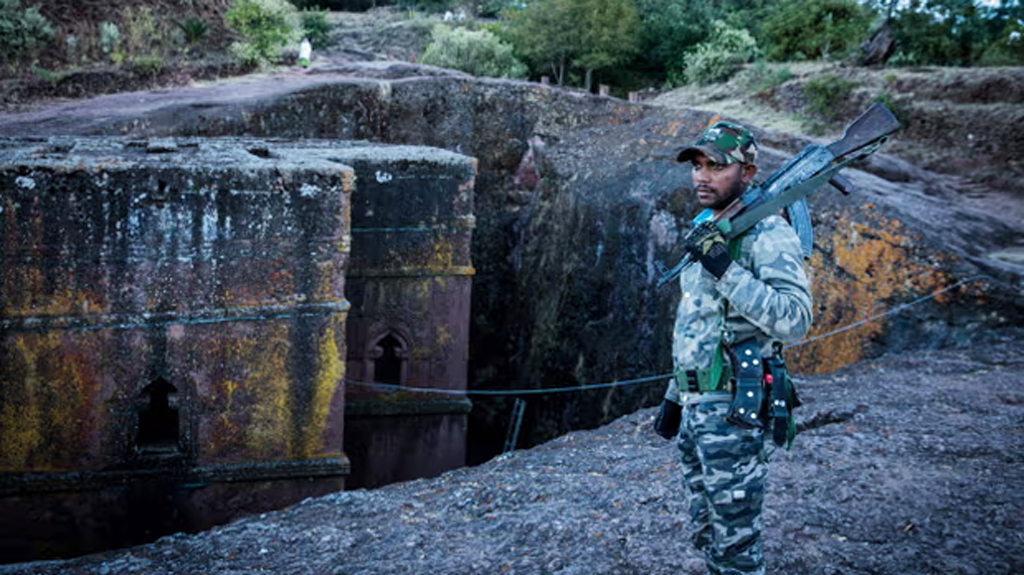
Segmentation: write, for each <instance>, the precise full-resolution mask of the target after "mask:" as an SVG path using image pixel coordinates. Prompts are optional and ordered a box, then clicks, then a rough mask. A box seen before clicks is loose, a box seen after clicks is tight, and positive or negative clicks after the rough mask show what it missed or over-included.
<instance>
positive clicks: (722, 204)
mask: <svg viewBox="0 0 1024 575" xmlns="http://www.w3.org/2000/svg"><path fill="white" fill-rule="evenodd" d="M746 188H747V186H746V184H744V183H743V180H742V179H740V178H736V181H734V182H733V183H732V185H730V186H729V189H728V193H727V194H726V195H725V196H723V197H722V199H721V200H719V201H718V202H716V203H715V204H714V205H713V206H711V209H712V210H714V211H719V210H724V209H725V208H727V207H728V206H729V204H731V203H732V202H733V200H735V199H736V198H738V197H740V196H741V195H742V194H743V192H744V190H746Z"/></svg>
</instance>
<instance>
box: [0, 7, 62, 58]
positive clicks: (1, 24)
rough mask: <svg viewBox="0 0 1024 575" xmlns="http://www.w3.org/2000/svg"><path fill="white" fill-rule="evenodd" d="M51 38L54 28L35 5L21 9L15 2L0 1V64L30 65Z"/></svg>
mask: <svg viewBox="0 0 1024 575" xmlns="http://www.w3.org/2000/svg"><path fill="white" fill-rule="evenodd" d="M52 39H53V27H52V26H51V25H50V21H49V20H47V19H46V17H45V16H43V15H42V14H40V13H39V7H38V6H32V7H31V8H26V9H24V10H22V9H21V4H20V2H19V1H18V0H0V64H5V65H8V66H14V65H17V64H19V63H30V62H32V61H33V60H35V57H36V55H37V54H38V52H39V50H40V49H41V48H42V47H43V46H45V45H46V44H47V43H48V42H50V40H52Z"/></svg>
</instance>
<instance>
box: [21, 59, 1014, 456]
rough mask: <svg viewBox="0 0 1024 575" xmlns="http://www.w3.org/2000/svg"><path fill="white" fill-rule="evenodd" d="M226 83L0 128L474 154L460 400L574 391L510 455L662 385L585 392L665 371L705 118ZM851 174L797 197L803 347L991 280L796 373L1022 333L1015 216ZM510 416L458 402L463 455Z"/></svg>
mask: <svg viewBox="0 0 1024 575" xmlns="http://www.w3.org/2000/svg"><path fill="white" fill-rule="evenodd" d="M356 76H362V77H356ZM234 90H235V91H236V93H240V94H245V97H244V98H242V97H240V96H238V95H234V94H231V93H229V91H228V90H225V89H222V88H211V89H209V90H207V91H206V92H203V91H196V92H193V93H192V94H191V95H185V94H182V93H175V94H171V95H168V94H164V95H161V96H160V97H159V98H157V97H155V96H154V97H150V96H149V95H141V96H140V95H135V96H132V98H126V99H125V100H124V101H125V102H130V101H131V102H134V101H135V100H143V101H141V102H138V103H134V104H131V107H130V108H129V109H128V110H125V111H120V112H119V113H118V114H113V115H111V114H110V113H109V112H110V110H109V104H108V107H107V110H106V113H105V114H98V113H96V109H95V108H94V107H92V108H90V107H86V108H84V109H83V108H81V107H79V108H73V107H72V108H68V109H66V110H65V113H64V114H53V113H52V112H51V113H50V114H49V115H48V116H44V115H39V114H35V115H31V116H26V117H25V118H23V119H22V120H18V119H11V120H9V121H8V122H7V123H6V124H5V127H7V128H8V129H27V128H28V127H29V126H31V127H32V129H34V130H37V131H38V130H43V131H47V130H60V131H68V130H72V131H74V130H84V131H89V132H102V131H114V132H120V131H127V132H129V133H136V134H150V135H156V134H189V135H223V134H238V133H251V134H256V135H264V136H281V137H294V138H304V137H314V136H318V137H322V136H331V137H346V138H348V137H353V138H366V139H370V140H374V141H382V142H392V143H403V144H426V145H431V146H438V147H442V148H445V149H449V150H454V151H458V152H461V153H465V154H468V155H471V156H474V157H476V158H478V159H479V162H480V163H479V175H478V177H477V180H476V191H475V198H474V201H475V208H474V211H475V213H476V217H477V227H476V229H475V231H474V238H473V254H472V256H473V258H472V259H473V262H474V266H475V268H476V272H477V273H476V276H475V280H474V287H473V298H472V299H473V302H472V324H471V330H472V331H471V343H470V366H471V372H470V375H469V385H470V388H471V389H492V390H493V389H519V388H527V389H529V388H548V387H573V386H580V387H581V389H580V391H574V392H571V393H560V394H550V395H542V396H531V397H529V398H527V401H528V408H527V411H526V417H525V420H524V423H523V436H522V438H521V439H522V441H521V443H522V444H533V443H536V442H538V441H541V440H544V439H548V438H551V437H554V436H555V435H557V434H560V433H562V432H565V431H567V430H569V429H572V428H577V427H581V426H592V425H595V424H597V423H599V422H602V421H607V420H609V419H610V418H612V417H615V416H617V415H620V414H622V413H627V412H630V411H632V410H634V409H636V407H638V406H640V405H643V404H646V403H649V402H652V401H654V400H656V398H658V397H660V395H661V392H662V386H663V382H662V381H653V382H649V383H646V384H631V385H623V386H620V387H615V388H601V389H591V390H586V389H584V387H585V386H586V385H587V384H593V383H602V382H609V381H623V380H627V379H631V378H638V377H649V376H655V375H657V374H665V373H667V372H668V371H669V369H670V361H669V345H670V342H669V334H668V328H669V324H670V321H671V320H670V318H671V317H672V313H673V307H674V302H675V298H676V297H677V293H678V289H677V288H675V287H674V286H671V285H666V286H663V287H660V288H659V287H657V286H656V282H657V279H658V277H659V271H658V267H657V264H658V262H664V263H665V264H666V265H671V264H673V263H674V262H675V261H677V259H678V257H679V256H680V255H681V254H680V251H679V248H678V239H679V238H680V236H681V234H683V233H684V232H685V231H686V229H687V227H688V224H687V223H686V221H687V219H688V217H689V216H691V215H692V213H693V212H694V211H695V210H694V209H693V207H692V202H691V200H690V198H689V194H688V192H687V190H688V188H689V172H688V169H687V168H686V167H684V166H680V165H678V164H676V163H675V162H674V155H673V154H671V149H672V148H674V147H677V146H678V145H681V144H682V143H683V142H685V141H688V140H690V139H692V138H693V137H694V136H695V135H696V134H697V133H699V131H700V130H701V129H702V128H703V127H704V126H706V125H707V122H708V121H709V120H710V118H711V115H710V114H708V113H702V112H676V111H672V112H668V111H666V110H664V109H660V108H653V107H646V106H642V105H633V104H627V103H625V102H622V101H620V100H615V99H610V98H600V97H595V96H590V95H581V94H578V93H573V92H568V91H563V90H559V89H557V88H551V87H547V86H541V85H536V84H529V83H523V82H507V81H497V80H482V79H474V78H469V77H466V76H463V75H459V74H445V73H442V72H439V71H438V70H436V69H432V68H425V67H414V66H408V65H400V66H399V65H394V66H384V65H378V66H375V67H371V68H366V69H365V70H363V71H360V70H358V69H354V68H348V69H345V70H339V71H338V72H337V73H336V74H331V73H325V74H312V75H308V76H301V77H297V76H292V77H289V78H287V79H286V80H285V81H278V82H276V83H273V84H271V83H265V84H259V85H250V86H249V88H248V89H247V91H245V92H238V89H237V87H236V88H234ZM108 101H109V102H117V101H118V100H117V99H116V98H115V97H111V99H110V100H108ZM76 110H77V111H76ZM69 113H71V114H75V113H78V114H79V115H80V116H81V118H80V119H77V120H76V119H74V118H71V117H69V115H68V114H69ZM18 121H22V122H23V123H22V124H20V125H21V126H22V127H21V128H19V124H18ZM29 122H31V123H29ZM760 135H762V136H763V137H764V140H765V142H766V143H767V144H768V146H769V147H770V148H775V149H774V150H772V149H769V150H767V153H766V154H765V158H766V159H765V162H764V165H763V166H762V173H763V174H768V173H770V172H771V171H772V170H773V169H774V168H776V167H778V166H779V165H781V163H782V161H783V160H784V158H785V157H786V156H787V155H788V154H792V153H794V152H795V151H797V150H798V149H799V148H800V146H801V145H803V144H804V143H806V142H804V141H802V140H799V139H796V138H792V137H787V136H785V135H779V134H760ZM862 168H863V170H862V171H858V170H852V169H851V170H847V172H849V174H848V175H850V176H851V177H852V178H853V179H854V180H855V182H856V183H857V184H859V185H860V186H861V189H860V191H859V192H858V193H857V194H854V195H852V196H850V197H842V196H839V195H838V194H836V193H833V192H826V191H822V192H819V193H818V194H817V195H815V196H813V197H812V212H813V213H814V214H815V219H816V225H817V226H818V238H819V239H818V243H817V250H816V253H815V256H814V258H812V260H811V261H810V262H809V265H810V268H811V271H812V275H813V277H814V281H815V291H816V294H815V295H816V302H817V306H818V309H817V316H818V319H817V322H816V328H815V329H816V331H815V333H816V334H825V333H827V332H829V331H831V330H834V329H836V328H840V327H844V326H847V325H849V324H850V323H852V322H854V321H860V320H863V319H865V318H867V317H869V316H874V315H877V314H881V313H883V312H886V311H887V310H889V309H893V308H894V307H895V306H896V305H899V304H901V303H904V302H908V301H910V300H913V299H914V298H917V297H920V296H923V295H927V294H930V293H932V292H934V291H936V290H939V289H943V288H946V287H948V286H951V285H955V284H956V283H957V282H960V281H963V280H966V279H968V278H970V277H972V276H974V275H975V274H977V273H979V272H984V273H987V274H988V275H990V276H993V277H994V278H995V279H994V280H984V281H977V282H974V281H972V282H968V283H965V284H963V285H960V286H959V287H957V288H956V289H953V290H952V291H949V292H946V293H945V294H944V295H943V297H942V298H938V299H934V300H929V302H928V303H926V304H923V305H922V306H918V307H915V308H913V310H912V311H909V312H903V313H902V314H900V315H898V316H891V317H886V318H880V319H877V320H875V321H873V322H871V323H867V324H865V325H863V326H861V327H859V328H858V329H856V330H850V331H846V332H843V334H842V335H840V336H832V337H830V338H827V339H823V340H819V341H818V342H815V343H811V344H807V345H805V346H801V347H800V348H798V349H797V350H795V351H794V352H793V353H792V356H791V358H792V360H793V362H794V363H795V364H796V365H798V366H800V367H801V369H803V370H805V371H806V370H822V371H828V370H830V369H834V368H835V367H838V366H839V365H843V364H845V363H849V362H851V361H855V360H857V359H859V358H862V357H864V356H866V355H869V354H873V353H876V352H877V351H879V350H881V349H898V348H901V347H904V346H907V347H914V346H927V347H937V346H941V345H956V344H959V343H962V342H965V341H967V340H969V339H970V338H971V337H972V335H973V334H974V333H977V332H978V331H979V330H983V329H985V328H987V327H989V326H998V325H1004V324H1007V323H1013V322H1015V321H1019V319H1020V286H1021V284H1020V276H1019V271H1017V270H1016V269H1015V268H1014V266H1013V265H1010V264H1006V263H1005V262H1000V261H996V260H992V259H989V258H987V257H986V254H988V253H989V252H991V251H994V250H997V249H1003V248H1005V247H1006V246H1007V244H1008V243H1009V244H1012V243H1013V242H1019V241H1020V237H1021V231H1022V230H1021V229H1020V225H1019V223H1017V224H1013V223H1007V222H1006V221H1004V220H1003V219H1000V217H999V216H998V214H995V215H991V214H985V213H983V212H982V211H980V210H977V209H974V208H972V207H971V206H970V205H967V204H965V198H964V197H962V195H961V194H959V192H958V191H957V189H956V188H955V186H953V185H952V184H953V181H952V180H950V179H948V178H944V177H941V176H937V175H935V174H930V173H927V172H922V171H919V170H915V169H913V168H912V167H910V166H907V165H905V164H904V163H902V162H900V161H899V160H896V159H894V158H890V157H883V156H878V157H876V159H873V160H872V161H871V162H869V163H868V164H867V165H865V166H862ZM895 327H898V330H897V329H894V328H895ZM510 411H511V400H510V399H509V398H496V399H491V398H481V399H480V400H479V401H477V400H475V401H474V410H473V414H472V416H471V423H470V428H471V433H472V436H473V439H474V442H482V445H484V447H482V448H480V449H479V450H477V451H473V445H471V453H470V461H471V462H473V461H479V460H482V459H485V458H486V457H489V456H490V455H493V453H494V452H495V450H496V449H497V446H499V445H500V444H501V441H502V439H503V438H504V435H505V427H506V426H507V424H508V414H509V413H510ZM477 445H480V444H477Z"/></svg>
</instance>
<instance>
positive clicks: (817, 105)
mask: <svg viewBox="0 0 1024 575" xmlns="http://www.w3.org/2000/svg"><path fill="white" fill-rule="evenodd" d="M855 87H856V84H854V83H853V82H851V81H850V80H847V79H845V78H841V77H839V76H837V75H835V74H822V75H821V76H818V77H817V78H814V79H812V80H810V81H808V82H807V83H806V84H804V88H803V94H804V97H805V98H807V109H808V111H810V112H811V113H812V114H814V115H815V116H817V117H819V118H822V119H824V120H825V121H826V122H828V123H830V124H832V123H835V122H838V121H839V120H840V119H842V109H843V106H842V104H843V102H844V101H845V100H846V99H848V98H849V97H850V94H852V93H853V89H854V88H855Z"/></svg>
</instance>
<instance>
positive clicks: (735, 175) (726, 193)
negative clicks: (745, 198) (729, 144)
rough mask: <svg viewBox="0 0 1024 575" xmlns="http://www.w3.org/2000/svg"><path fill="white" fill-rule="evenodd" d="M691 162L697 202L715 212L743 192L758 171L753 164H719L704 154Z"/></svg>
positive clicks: (698, 155) (695, 157)
mask: <svg viewBox="0 0 1024 575" xmlns="http://www.w3.org/2000/svg"><path fill="white" fill-rule="evenodd" d="M691 164H692V165H693V190H694V191H695V192H696V193H697V202H698V203H699V204H700V205H701V207H704V208H711V209H712V210H713V211H715V212H718V211H720V210H722V209H724V208H725V207H726V206H728V205H729V203H730V202H732V201H733V200H734V199H736V198H738V197H739V196H740V195H741V194H743V191H744V190H746V189H747V185H748V184H749V183H750V180H751V179H753V177H754V174H755V173H756V172H757V168H756V167H755V166H754V165H753V164H740V163H732V164H719V163H718V162H716V161H714V160H712V159H711V158H709V157H707V156H705V155H704V154H697V155H696V156H694V158H693V160H692V162H691Z"/></svg>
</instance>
